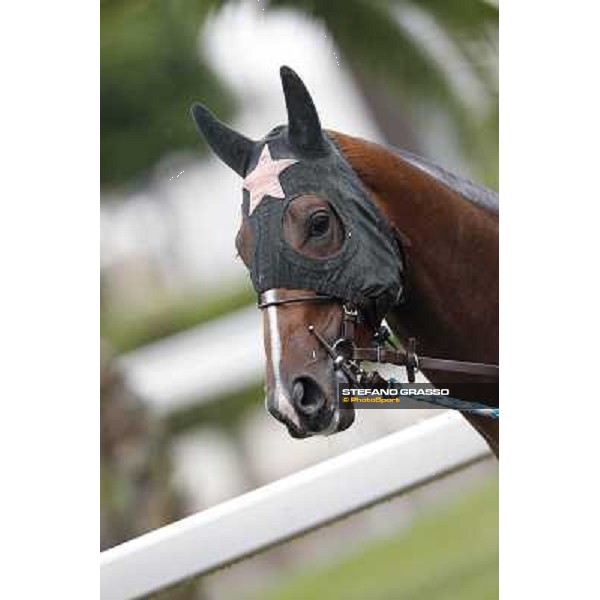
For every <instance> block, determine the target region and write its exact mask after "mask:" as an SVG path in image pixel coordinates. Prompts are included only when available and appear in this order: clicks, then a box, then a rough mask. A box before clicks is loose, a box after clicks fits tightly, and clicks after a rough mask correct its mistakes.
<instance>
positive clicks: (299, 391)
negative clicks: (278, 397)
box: [292, 377, 325, 417]
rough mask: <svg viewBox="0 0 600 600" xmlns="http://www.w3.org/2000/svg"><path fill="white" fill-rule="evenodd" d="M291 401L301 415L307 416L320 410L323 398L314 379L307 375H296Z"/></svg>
mask: <svg viewBox="0 0 600 600" xmlns="http://www.w3.org/2000/svg"><path fill="white" fill-rule="evenodd" d="M292 402H293V403H294V407H295V408H296V410H297V411H298V412H299V413H300V414H301V415H304V416H306V417H309V416H311V415H314V414H316V413H317V412H319V410H321V408H322V407H323V404H324V403H325V398H324V396H323V392H322V391H321V388H320V387H319V385H318V384H317V383H316V382H315V381H313V380H312V379H309V378H308V377H298V379H296V380H295V381H294V385H293V387H292Z"/></svg>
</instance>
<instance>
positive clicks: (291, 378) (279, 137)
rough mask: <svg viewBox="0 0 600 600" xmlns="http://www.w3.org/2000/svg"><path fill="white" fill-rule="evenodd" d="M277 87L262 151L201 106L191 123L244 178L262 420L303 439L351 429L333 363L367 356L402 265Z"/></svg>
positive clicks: (337, 159)
mask: <svg viewBox="0 0 600 600" xmlns="http://www.w3.org/2000/svg"><path fill="white" fill-rule="evenodd" d="M281 80H282V85H283V91H284V95H285V102H286V107H287V115H288V123H287V124H286V125H280V126H278V127H275V128H274V129H273V130H271V131H270V132H269V133H268V134H267V135H266V136H265V137H264V138H263V139H261V140H258V141H255V140H251V139H249V138H247V137H245V136H243V135H241V134H239V133H237V132H235V131H233V130H232V129H231V128H229V127H228V126H227V125H225V124H223V123H221V122H220V121H219V120H218V119H217V118H216V117H215V116H214V115H213V114H212V113H211V112H210V111H209V110H208V109H206V108H205V107H204V106H202V105H200V104H195V105H194V106H193V108H192V115H193V117H194V120H195V122H196V124H197V126H198V128H199V130H200V132H201V133H202V134H203V135H204V137H205V138H206V141H207V142H208V144H209V146H210V147H211V148H212V150H213V151H214V152H215V154H217V156H219V158H221V160H223V162H225V163H226V164H227V165H228V166H229V167H230V168H232V169H233V170H234V171H236V172H237V173H238V174H239V175H240V176H241V177H242V178H243V199H242V223H241V226H240V229H239V232H238V234H237V238H236V246H237V249H238V253H239V255H240V257H241V258H242V260H243V261H244V263H245V265H246V266H247V268H248V270H249V272H250V277H251V280H252V283H253V286H254V288H255V290H256V292H257V294H258V298H259V307H260V308H262V309H263V323H264V343H265V352H266V355H267V369H266V381H267V398H266V403H267V408H268V410H269V412H270V413H271V414H272V415H273V416H275V417H276V418H277V419H278V420H280V421H281V422H283V423H284V424H285V425H286V426H287V427H288V430H289V432H290V434H291V435H293V436H294V437H306V436H309V435H315V434H331V433H335V432H337V431H342V430H344V429H346V428H348V427H349V426H350V425H351V424H352V422H353V420H354V411H353V409H351V408H344V409H343V410H342V409H340V407H339V404H338V399H337V385H338V383H351V382H353V374H352V371H351V370H350V369H349V368H348V365H347V364H346V363H344V361H341V360H336V357H339V355H340V354H343V348H344V344H348V343H353V342H356V343H358V344H365V343H367V344H368V343H369V342H370V341H371V340H372V338H373V334H374V332H375V331H376V330H377V328H378V326H379V324H380V322H381V320H382V318H383V317H384V316H385V314H386V313H387V312H388V310H389V309H390V308H391V307H392V306H394V305H395V304H396V303H397V302H398V300H399V298H400V296H401V293H402V288H403V285H402V260H401V255H400V249H399V247H398V244H397V240H396V238H395V236H394V233H393V231H392V229H391V227H390V226H389V224H388V222H387V221H386V219H385V218H384V217H383V215H382V214H381V213H380V211H379V210H378V209H377V207H376V206H375V204H374V203H373V201H372V199H371V198H370V197H369V193H368V192H367V190H366V189H365V187H364V186H363V184H362V183H361V181H360V179H359V178H358V177H357V175H356V173H355V172H354V171H353V169H352V168H351V167H350V165H349V163H348V162H347V161H346V159H345V158H344V156H343V154H342V152H341V151H340V149H339V148H338V146H337V145H336V143H335V141H334V139H333V137H332V136H331V135H330V134H328V132H327V131H325V130H323V129H322V127H321V124H320V120H319V116H318V114H317V111H316V109H315V106H314V103H313V101H312V99H311V97H310V94H309V93H308V91H307V89H306V87H305V86H304V84H303V83H302V81H301V80H300V78H299V77H298V76H297V75H296V73H294V71H292V70H291V69H289V68H287V67H282V69H281ZM350 327H351V330H352V331H351V336H350V335H349V334H348V328H350ZM350 337H351V338H352V339H348V338H350ZM336 342H337V343H336Z"/></svg>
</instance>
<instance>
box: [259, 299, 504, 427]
mask: <svg viewBox="0 0 600 600" xmlns="http://www.w3.org/2000/svg"><path fill="white" fill-rule="evenodd" d="M263 296H264V294H260V295H259V302H258V308H259V309H260V310H263V309H265V308H269V307H271V306H285V305H288V304H296V303H302V302H336V303H340V299H339V298H335V297H333V296H327V295H324V294H317V295H306V296H304V295H301V296H295V297H291V298H282V299H276V298H275V299H269V300H264V299H263ZM341 305H342V311H343V318H342V331H341V336H340V337H339V338H337V339H336V340H335V341H334V342H333V343H329V342H328V341H327V340H326V339H325V338H324V337H323V336H322V335H321V333H320V332H319V331H317V329H315V327H314V326H313V325H308V330H309V331H310V332H311V333H312V334H313V335H314V336H315V337H316V338H317V340H318V341H319V343H320V344H321V345H322V346H323V348H324V349H325V351H326V352H327V354H328V355H329V357H330V358H331V359H332V361H333V366H334V369H336V370H341V371H342V372H343V373H344V374H345V375H346V377H347V378H348V379H349V381H350V382H351V383H352V384H354V385H360V386H366V387H369V386H382V385H390V384H397V383H398V382H397V381H395V380H394V379H393V378H392V379H390V380H386V379H384V378H383V377H382V376H381V375H379V373H377V372H376V371H374V372H372V373H368V372H367V371H365V370H364V369H362V367H361V366H360V363H361V361H363V360H366V361H369V362H373V363H387V364H393V365H396V366H400V367H404V368H405V369H406V374H407V379H408V381H409V383H414V382H415V377H416V373H417V372H418V371H421V370H422V369H427V370H431V371H441V372H445V373H465V374H468V375H482V376H486V377H489V378H491V379H494V380H495V381H498V379H499V367H498V365H493V364H487V363H478V362H469V361H461V360H448V359H442V358H433V357H429V356H419V355H418V354H417V352H416V345H417V343H416V340H415V338H409V340H408V344H407V348H406V349H401V348H397V347H396V346H395V344H394V343H393V342H392V340H391V339H390V338H391V333H390V331H389V329H388V328H387V327H385V326H380V327H379V329H378V330H377V332H376V333H375V336H374V340H375V342H376V345H375V346H371V347H366V348H360V347H357V346H356V344H355V341H354V338H355V332H356V325H357V324H358V323H359V322H360V310H359V309H358V308H357V307H356V306H355V305H354V304H352V303H349V302H343V301H342V302H341ZM427 402H430V403H437V402H436V401H435V400H432V398H428V399H427ZM440 405H442V406H445V407H447V408H455V409H458V410H463V411H467V412H473V413H477V414H482V415H484V416H487V417H491V418H498V416H499V411H498V409H497V408H489V407H487V406H485V405H483V404H479V403H475V402H465V401H463V400H458V399H456V398H446V399H445V400H444V401H443V403H441V402H440Z"/></svg>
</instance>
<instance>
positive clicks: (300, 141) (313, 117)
mask: <svg viewBox="0 0 600 600" xmlns="http://www.w3.org/2000/svg"><path fill="white" fill-rule="evenodd" d="M280 74H281V84H282V85H283V93H284V95H285V105H286V107H287V113H288V138H289V141H290V143H291V144H292V146H294V147H295V148H296V149H298V150H299V151H300V152H301V153H302V154H306V155H320V154H324V153H325V152H326V145H325V141H324V138H323V131H322V130H321V122H320V121H319V115H318V114H317V109H316V108H315V105H314V103H313V101H312V98H311V97H310V94H309V93H308V90H307V89H306V86H305V85H304V83H302V80H301V79H300V77H298V75H297V74H296V73H295V72H294V71H292V69H290V68H289V67H281V70H280Z"/></svg>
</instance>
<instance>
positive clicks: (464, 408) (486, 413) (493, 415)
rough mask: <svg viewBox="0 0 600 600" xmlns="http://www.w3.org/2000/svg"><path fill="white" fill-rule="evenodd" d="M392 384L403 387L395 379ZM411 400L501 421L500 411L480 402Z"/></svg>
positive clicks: (446, 398)
mask: <svg viewBox="0 0 600 600" xmlns="http://www.w3.org/2000/svg"><path fill="white" fill-rule="evenodd" d="M389 382H390V384H394V385H400V386H403V385H404V384H403V383H402V382H401V381H397V380H396V379H394V378H393V377H391V378H390V380H389ZM407 397H408V398H410V399H411V400H415V401H416V402H427V404H435V405H436V406H442V407H444V408H452V409H454V410H460V411H461V412H468V413H471V414H474V415H480V416H482V417H487V418H488V419H499V418H500V409H499V408H490V407H489V406H486V405H485V404H480V403H479V402H467V401H466V400H459V399H458V398H452V397H451V396H428V397H427V399H425V398H418V397H415V396H407Z"/></svg>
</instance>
